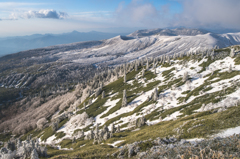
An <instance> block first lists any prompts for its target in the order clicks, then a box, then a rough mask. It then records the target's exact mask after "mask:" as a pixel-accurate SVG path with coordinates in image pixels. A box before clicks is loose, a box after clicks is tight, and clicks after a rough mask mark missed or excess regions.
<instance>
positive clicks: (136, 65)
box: [135, 61, 138, 71]
mask: <svg viewBox="0 0 240 159" xmlns="http://www.w3.org/2000/svg"><path fill="white" fill-rule="evenodd" d="M137 70H138V62H137V61H136V62H135V71H137Z"/></svg>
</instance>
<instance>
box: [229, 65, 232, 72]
mask: <svg viewBox="0 0 240 159" xmlns="http://www.w3.org/2000/svg"><path fill="white" fill-rule="evenodd" d="M228 72H229V73H231V72H232V65H230V66H229V68H228Z"/></svg>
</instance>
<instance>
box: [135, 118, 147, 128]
mask: <svg viewBox="0 0 240 159" xmlns="http://www.w3.org/2000/svg"><path fill="white" fill-rule="evenodd" d="M145 123H146V118H145V117H144V116H142V117H141V118H139V119H137V122H136V127H141V126H143V125H145Z"/></svg>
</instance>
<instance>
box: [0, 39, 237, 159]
mask: <svg viewBox="0 0 240 159" xmlns="http://www.w3.org/2000/svg"><path fill="white" fill-rule="evenodd" d="M115 40H119V39H118V38H116V39H111V40H109V41H108V44H109V45H110V44H111V43H113V41H115ZM239 70H240V46H239V45H235V46H231V47H227V48H222V49H214V50H207V51H201V52H197V53H191V52H188V53H187V54H183V53H179V54H174V55H173V56H168V55H162V56H159V57H156V58H142V59H141V60H135V61H132V62H130V63H128V64H125V65H121V66H120V67H116V68H115V69H114V70H112V71H111V70H109V71H108V73H107V74H106V75H104V74H103V73H99V74H97V75H96V76H94V78H93V79H92V80H91V81H90V82H89V83H88V85H86V86H84V87H82V85H81V84H79V85H77V86H76V87H75V88H74V89H73V90H72V91H69V92H68V93H66V94H62V95H61V96H55V97H54V96H49V97H48V96H47V97H46V98H49V99H48V100H46V102H45V103H43V104H42V105H40V106H39V105H38V106H36V107H35V109H31V111H25V112H24V113H22V114H19V115H18V116H17V117H16V118H15V119H12V120H9V121H7V122H5V123H1V125H0V126H2V127H8V129H9V130H11V129H12V127H14V130H13V133H14V134H22V133H24V135H23V136H21V139H22V140H25V139H27V140H28V141H29V140H30V138H29V137H27V136H29V135H30V134H32V136H31V137H32V138H33V139H38V141H37V142H36V143H37V144H43V145H44V144H47V145H49V146H48V151H47V153H48V156H49V157H56V155H58V157H66V156H67V155H69V156H70V157H73V158H93V157H96V158H106V157H109V158H116V157H118V158H127V157H129V158H146V157H147V156H152V157H159V156H160V157H159V158H162V157H167V158H177V157H178V156H182V157H186V158H189V157H191V156H198V157H201V156H202V157H207V156H214V155H215V154H218V156H221V157H226V158H229V157H231V156H232V157H240V153H239V146H240V145H239V140H240V137H239V135H235V136H232V137H230V138H226V139H225V138H215V139H210V140H204V141H198V142H197V141H196V142H195V141H193V140H189V141H186V140H183V139H192V138H195V139H196V138H199V139H203V138H208V137H210V138H211V137H212V136H213V137H215V136H221V134H218V133H219V132H221V131H223V130H225V129H228V128H234V129H232V131H231V130H230V129H229V131H230V133H229V134H230V135H232V134H233V133H239V126H240V123H239V121H240V120H239V119H240V89H239V86H240V71H239ZM36 100H40V99H39V98H38V97H35V98H33V99H31V100H30V101H28V100H26V101H25V102H26V105H30V104H29V103H34V101H36ZM22 102H24V101H22ZM59 105H60V106H59ZM52 114H53V115H52ZM29 121H31V123H30V124H31V125H30V124H29V125H30V126H31V127H30V128H29V127H27V126H26V125H27V123H29ZM10 123H12V124H11V125H10ZM14 124H15V125H14ZM34 124H35V125H34ZM34 126H35V127H34ZM2 127H1V128H2ZM31 128H32V129H31ZM29 130H31V131H29ZM5 134H6V133H5ZM223 134H224V132H223ZM1 135H4V134H1ZM5 138H7V134H6V137H5ZM181 139H182V140H181ZM28 141H26V142H28ZM31 141H33V140H31ZM13 142H14V141H11V142H10V143H13ZM34 142H35V141H34ZM28 143H29V142H28ZM30 143H31V142H30ZM224 145H225V146H224ZM226 145H227V146H229V149H227V148H225V147H226ZM27 146H28V147H29V149H31V150H33V149H34V148H33V147H32V146H31V144H27ZM20 147H21V146H20ZM187 150H191V151H187ZM203 150H204V151H203ZM18 151H20V150H18V149H17V152H18ZM10 154H11V152H10ZM69 156H68V157H69ZM213 158H214V157H213Z"/></svg>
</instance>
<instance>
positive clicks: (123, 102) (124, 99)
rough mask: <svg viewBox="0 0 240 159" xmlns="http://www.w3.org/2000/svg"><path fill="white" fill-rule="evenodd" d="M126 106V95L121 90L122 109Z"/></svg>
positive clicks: (124, 91)
mask: <svg viewBox="0 0 240 159" xmlns="http://www.w3.org/2000/svg"><path fill="white" fill-rule="evenodd" d="M126 106H127V95H126V90H125V89H124V90H123V99H122V107H126Z"/></svg>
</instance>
